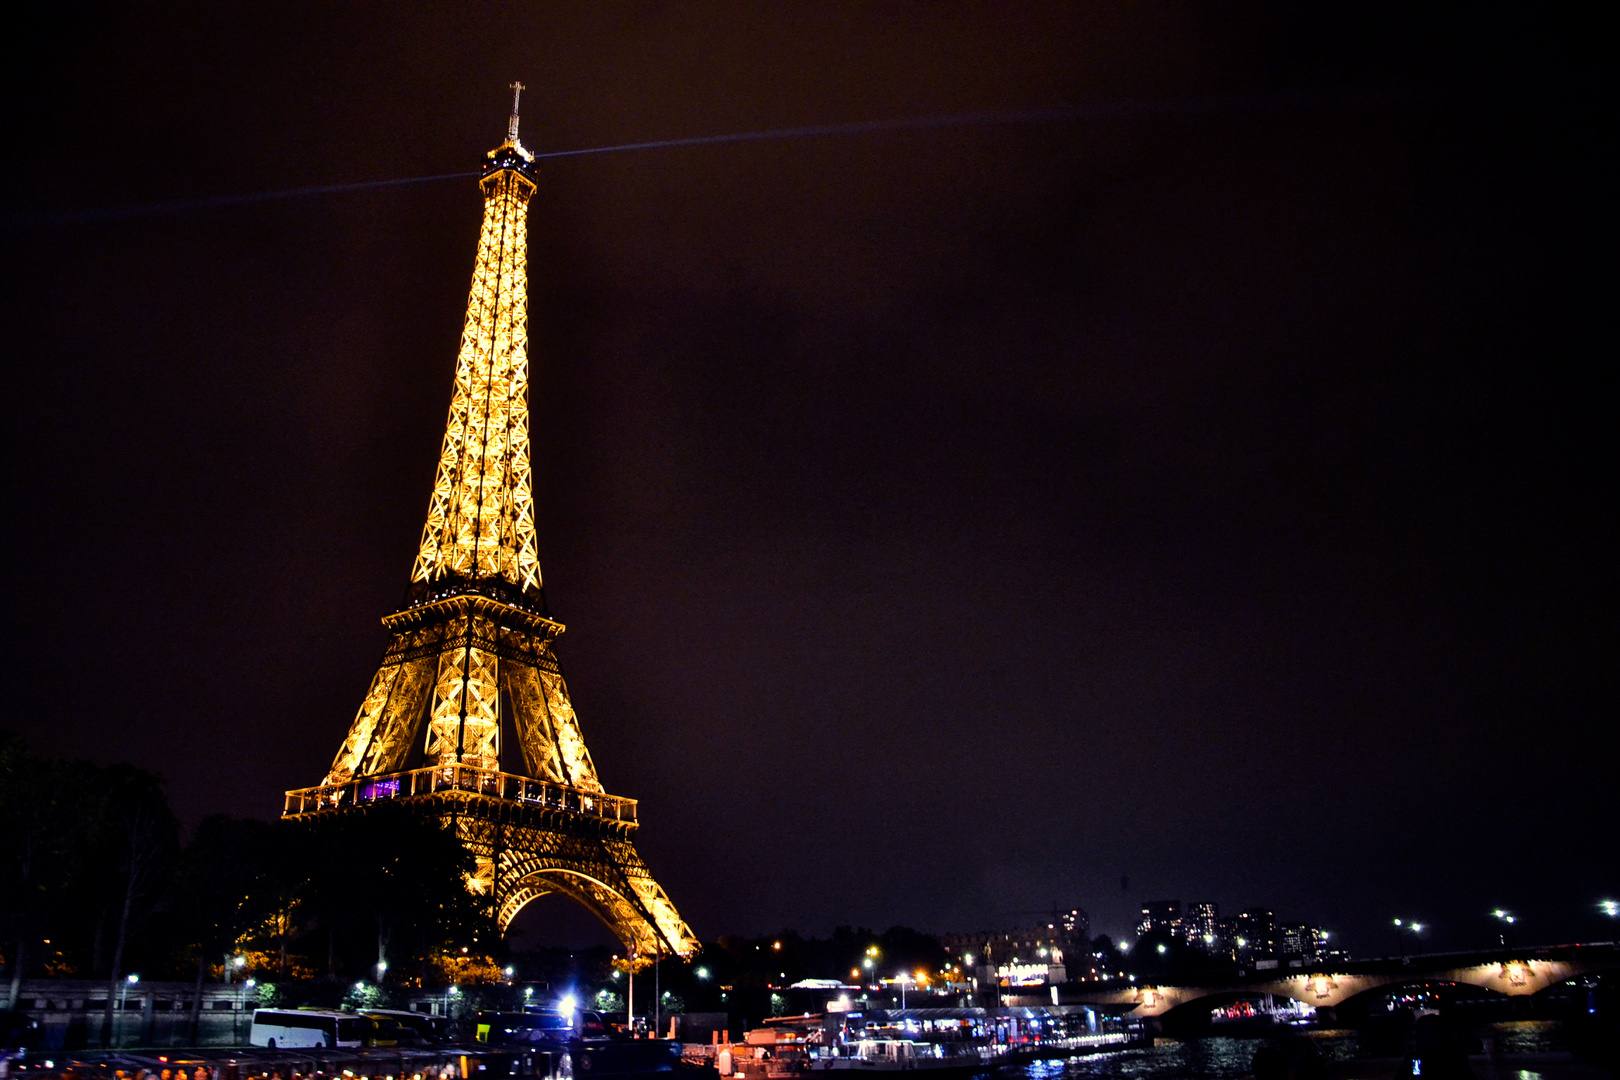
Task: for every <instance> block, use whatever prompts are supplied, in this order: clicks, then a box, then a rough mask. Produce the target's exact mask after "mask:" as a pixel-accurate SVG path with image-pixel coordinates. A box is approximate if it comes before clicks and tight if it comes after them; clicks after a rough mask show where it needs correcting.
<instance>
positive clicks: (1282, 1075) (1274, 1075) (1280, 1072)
mask: <svg viewBox="0 0 1620 1080" xmlns="http://www.w3.org/2000/svg"><path fill="white" fill-rule="evenodd" d="M1250 1068H1252V1069H1253V1070H1254V1080H1288V1062H1287V1061H1286V1060H1284V1058H1283V1056H1282V1051H1281V1050H1278V1049H1277V1048H1276V1047H1275V1046H1262V1047H1261V1048H1260V1049H1258V1050H1256V1051H1255V1052H1254V1062H1253V1063H1252V1064H1251V1065H1250Z"/></svg>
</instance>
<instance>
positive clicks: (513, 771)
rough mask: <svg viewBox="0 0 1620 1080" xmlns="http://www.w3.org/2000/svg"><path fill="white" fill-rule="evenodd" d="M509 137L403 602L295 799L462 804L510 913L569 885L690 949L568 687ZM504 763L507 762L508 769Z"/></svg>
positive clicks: (621, 928) (622, 928)
mask: <svg viewBox="0 0 1620 1080" xmlns="http://www.w3.org/2000/svg"><path fill="white" fill-rule="evenodd" d="M512 89H513V96H512V118H511V122H510V125H509V127H508V128H507V138H506V141H505V142H504V143H502V144H501V145H500V146H498V147H496V148H495V149H494V150H492V151H490V152H489V154H488V155H487V156H486V158H485V161H484V167H483V170H482V172H481V174H480V177H479V181H478V186H479V188H480V189H481V190H482V191H483V193H484V223H483V228H482V231H481V232H480V234H479V238H478V260H477V263H476V265H475V267H474V269H473V280H472V294H471V296H470V297H469V298H468V300H467V321H466V325H465V329H464V330H463V331H462V335H461V350H460V355H459V357H458V358H457V361H456V381H455V389H454V391H453V392H452V395H451V399H450V419H449V423H448V425H447V427H446V429H445V434H444V449H443V451H442V452H441V453H440V455H439V466H438V475H437V478H436V480H435V482H434V485H433V498H432V500H431V502H430V503H429V506H428V517H427V526H426V528H424V529H423V530H422V545H421V548H420V550H419V551H418V552H417V556H416V564H415V567H414V568H413V569H412V571H411V585H410V589H409V591H408V592H407V594H406V603H405V606H404V607H403V608H402V609H400V610H399V611H396V612H394V613H393V614H392V615H388V616H385V617H384V618H383V625H384V626H386V627H387V628H388V629H389V631H390V632H391V633H392V634H393V640H392V641H391V642H390V643H389V645H388V648H387V650H386V651H385V652H384V654H383V659H382V665H381V667H379V669H378V671H377V674H376V676H375V677H374V678H373V679H372V680H371V688H370V689H369V690H368V691H367V692H366V696H365V700H364V701H363V702H361V704H360V711H359V713H358V714H357V715H356V716H355V718H354V723H353V724H352V725H351V726H350V728H349V734H348V737H347V738H345V739H344V740H343V746H342V749H340V750H339V751H338V754H337V758H336V760H334V761H333V762H332V768H331V771H330V772H328V773H327V774H326V779H325V780H324V781H323V782H322V783H321V785H320V786H319V787H312V788H304V789H302V790H299V791H289V792H288V793H287V802H286V809H285V816H287V817H307V816H311V815H321V814H331V813H354V812H357V811H361V810H362V809H363V808H364V807H366V806H367V805H369V804H372V803H375V802H378V801H379V800H398V801H402V802H407V803H411V804H415V805H419V806H421V807H423V808H424V810H426V811H427V812H429V813H432V814H435V815H436V816H438V817H439V818H441V819H442V820H444V821H447V822H450V823H451V824H452V825H453V827H454V828H455V830H456V833H457V835H458V836H459V837H460V838H461V841H462V842H463V843H464V844H466V846H467V847H468V849H470V850H471V852H472V854H473V856H474V857H475V859H476V860H477V868H478V869H477V872H476V874H475V875H474V876H473V878H472V880H471V881H470V882H469V887H470V888H471V889H472V890H473V891H474V892H475V893H479V894H481V895H483V896H486V897H488V898H489V902H490V903H491V905H492V910H493V912H494V914H495V917H496V920H497V922H498V923H499V924H500V927H501V929H502V930H505V929H506V927H507V925H508V924H509V923H510V922H511V921H512V918H513V917H514V916H515V915H516V914H517V913H518V911H520V910H521V909H522V908H523V906H524V905H525V904H527V903H528V902H529V901H531V900H533V899H535V898H536V897H539V896H543V895H545V894H547V893H552V892H555V893H560V894H562V895H564V896H568V897H570V898H572V899H573V900H575V901H577V902H579V903H580V904H582V905H584V906H585V907H586V908H587V909H589V910H590V911H591V912H593V913H594V914H595V915H596V916H597V917H598V918H600V919H601V920H602V921H603V922H604V923H606V924H607V926H608V927H609V929H611V930H612V931H613V932H614V933H615V934H616V935H617V936H618V937H619V939H620V940H621V941H622V942H623V943H624V946H625V949H626V951H627V952H628V953H629V954H630V956H631V957H632V958H636V959H639V960H640V961H646V960H648V959H651V958H654V957H657V956H668V955H671V954H674V955H678V956H690V955H692V954H693V953H694V952H695V951H696V949H697V940H696V938H694V937H693V936H692V931H691V930H690V929H689V928H688V927H687V925H686V923H684V922H683V921H682V920H681V917H680V915H679V914H678V913H677V912H676V910H675V906H674V905H673V904H672V903H670V900H669V897H668V896H667V895H666V894H665V892H664V890H663V889H662V888H661V887H660V886H659V885H658V883H657V882H656V881H654V880H653V877H652V874H651V872H650V871H648V869H647V867H646V864H644V863H643V862H642V861H641V857H640V856H639V855H638V854H637V853H636V849H635V845H634V843H633V838H634V836H635V832H636V828H637V821H636V804H635V801H634V800H632V799H623V798H619V797H617V796H614V795H609V794H607V793H605V792H604V791H603V790H602V784H601V782H600V781H599V780H598V779H597V777H596V767H595V765H593V764H592V763H591V755H590V753H589V751H587V750H586V749H585V740H584V738H583V736H582V735H581V734H580V727H579V720H578V718H577V717H576V716H575V715H574V709H573V706H572V705H571V704H570V703H569V699H568V687H567V686H566V684H565V683H564V682H563V675H562V669H561V668H560V667H558V665H557V659H556V657H555V656H554V655H553V653H552V649H551V646H552V642H553V641H554V640H555V639H556V637H557V635H559V634H561V633H562V632H563V626H562V624H561V623H558V622H555V621H553V620H552V619H551V618H550V617H549V616H548V615H547V613H546V607H545V599H544V594H543V593H542V591H541V585H540V562H539V559H538V557H537V555H536V550H535V534H534V527H535V522H534V497H533V494H532V491H531V480H530V470H529V401H528V396H529V358H528V327H527V277H528V271H527V251H528V237H527V228H528V204H529V197H530V196H531V195H532V194H533V193H534V190H535V165H534V155H533V154H531V153H530V152H529V151H528V150H526V149H524V147H523V144H522V143H521V142H519V141H518V117H517V111H518V95H519V94H520V93H521V92H522V89H523V87H522V84H521V83H514V84H513V86H512ZM503 762H504V763H505V764H506V766H507V767H506V769H505V770H503V769H502V764H503Z"/></svg>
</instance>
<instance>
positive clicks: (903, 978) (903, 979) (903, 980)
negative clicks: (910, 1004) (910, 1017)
mask: <svg viewBox="0 0 1620 1080" xmlns="http://www.w3.org/2000/svg"><path fill="white" fill-rule="evenodd" d="M894 981H895V982H897V983H899V984H900V1011H901V1012H905V1011H906V984H907V983H908V982H910V981H911V976H910V975H907V974H906V973H905V972H904V971H902V972H901V973H900V974H898V975H896V976H895V977H894Z"/></svg>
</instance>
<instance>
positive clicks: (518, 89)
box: [506, 82, 523, 146]
mask: <svg viewBox="0 0 1620 1080" xmlns="http://www.w3.org/2000/svg"><path fill="white" fill-rule="evenodd" d="M511 90H512V118H511V119H510V120H508V121H507V122H506V138H507V140H508V141H509V142H511V143H512V144H513V145H514V146H516V145H517V141H518V137H517V136H518V98H520V97H522V96H523V84H522V83H520V82H515V83H513V84H512V86H511Z"/></svg>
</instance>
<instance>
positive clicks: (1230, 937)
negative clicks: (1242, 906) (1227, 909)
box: [1220, 910, 1277, 966]
mask: <svg viewBox="0 0 1620 1080" xmlns="http://www.w3.org/2000/svg"><path fill="white" fill-rule="evenodd" d="M1220 925H1221V939H1222V941H1223V946H1222V947H1223V949H1224V950H1225V951H1227V952H1229V953H1230V955H1231V957H1232V959H1234V960H1236V961H1237V962H1238V963H1240V964H1245V965H1247V964H1254V965H1256V966H1259V965H1261V964H1270V965H1273V966H1274V965H1275V964H1276V962H1277V961H1276V956H1277V917H1276V916H1275V915H1273V914H1272V913H1271V912H1269V911H1264V910H1255V911H1244V912H1241V913H1239V914H1237V915H1234V916H1233V917H1231V918H1230V919H1222V920H1221V923H1220Z"/></svg>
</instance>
